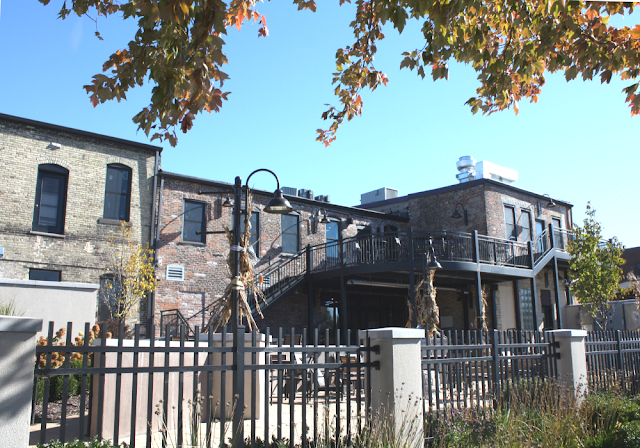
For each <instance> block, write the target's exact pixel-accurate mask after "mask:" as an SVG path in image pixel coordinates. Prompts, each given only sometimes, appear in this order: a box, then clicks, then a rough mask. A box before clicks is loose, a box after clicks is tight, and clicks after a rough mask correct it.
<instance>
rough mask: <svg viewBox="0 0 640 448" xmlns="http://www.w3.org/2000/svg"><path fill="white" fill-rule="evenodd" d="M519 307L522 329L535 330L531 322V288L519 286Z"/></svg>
mask: <svg viewBox="0 0 640 448" xmlns="http://www.w3.org/2000/svg"><path fill="white" fill-rule="evenodd" d="M520 307H521V316H522V329H523V330H527V331H528V330H535V328H534V327H535V325H534V323H533V301H532V299H531V289H529V288H520Z"/></svg>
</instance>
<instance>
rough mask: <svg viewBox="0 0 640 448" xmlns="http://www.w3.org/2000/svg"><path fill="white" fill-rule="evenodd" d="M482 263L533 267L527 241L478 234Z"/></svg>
mask: <svg viewBox="0 0 640 448" xmlns="http://www.w3.org/2000/svg"><path fill="white" fill-rule="evenodd" d="M478 250H479V252H480V254H479V258H480V263H486V264H494V265H499V266H511V267H516V268H529V267H531V257H530V256H529V248H528V246H527V244H526V243H522V242H518V241H512V240H503V239H500V238H492V237H488V236H478Z"/></svg>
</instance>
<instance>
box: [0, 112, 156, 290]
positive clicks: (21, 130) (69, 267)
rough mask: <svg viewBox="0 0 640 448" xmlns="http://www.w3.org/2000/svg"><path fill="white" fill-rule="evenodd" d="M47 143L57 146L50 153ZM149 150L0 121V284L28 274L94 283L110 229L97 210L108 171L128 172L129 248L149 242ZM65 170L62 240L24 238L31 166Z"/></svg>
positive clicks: (30, 207)
mask: <svg viewBox="0 0 640 448" xmlns="http://www.w3.org/2000/svg"><path fill="white" fill-rule="evenodd" d="M51 143H57V144H59V145H60V146H61V147H60V148H59V149H54V148H53V146H52V145H51ZM154 161H155V151H154V150H153V149H152V148H151V147H150V148H149V149H143V148H141V147H137V146H128V145H127V144H126V143H119V142H116V141H110V140H108V139H104V140H103V139H100V138H99V137H97V136H96V137H92V136H88V135H79V134H74V133H73V132H65V131H63V130H56V129H51V128H49V127H46V126H38V125H35V124H33V125H29V124H25V123H19V122H14V121H12V120H5V119H2V118H0V201H1V202H0V203H1V204H2V205H1V207H2V213H1V214H0V247H3V248H4V257H3V258H0V277H2V278H10V279H19V280H25V279H28V278H29V269H30V268H39V269H51V270H59V271H61V279H62V281H68V282H84V283H98V282H99V278H100V275H101V274H102V273H103V271H104V268H105V266H106V264H105V263H106V262H107V261H106V256H105V251H106V247H107V244H108V240H109V238H110V237H111V236H113V235H116V233H117V231H118V226H117V225H106V224H100V223H98V220H99V219H100V218H102V216H103V211H104V195H105V181H106V174H107V164H110V163H120V164H123V165H126V166H128V167H130V168H131V169H132V182H131V189H132V191H131V208H130V223H131V226H132V230H131V235H132V237H133V239H134V241H135V242H141V243H143V244H146V243H147V242H148V241H149V230H150V225H151V203H152V193H153V191H152V190H153V174H154V163H155V162H154ZM47 163H48V164H57V165H60V166H63V167H65V168H66V169H68V170H69V178H68V187H67V202H66V216H65V225H64V238H58V237H55V236H43V235H34V234H32V233H30V232H31V230H32V223H33V211H34V203H35V194H36V180H37V176H38V165H40V164H47Z"/></svg>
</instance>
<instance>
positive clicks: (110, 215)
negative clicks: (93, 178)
mask: <svg viewBox="0 0 640 448" xmlns="http://www.w3.org/2000/svg"><path fill="white" fill-rule="evenodd" d="M130 202H131V168H129V167H127V166H124V165H120V164H112V165H108V166H107V182H106V187H105V192H104V218H106V219H117V220H119V221H127V222H128V221H129V204H130Z"/></svg>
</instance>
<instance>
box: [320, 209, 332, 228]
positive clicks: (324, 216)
mask: <svg viewBox="0 0 640 448" xmlns="http://www.w3.org/2000/svg"><path fill="white" fill-rule="evenodd" d="M320 216H322V218H320V221H319V223H320V224H329V223H330V222H331V221H329V218H328V217H327V211H326V210H325V209H323V208H321V209H320V210H318V217H320Z"/></svg>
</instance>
